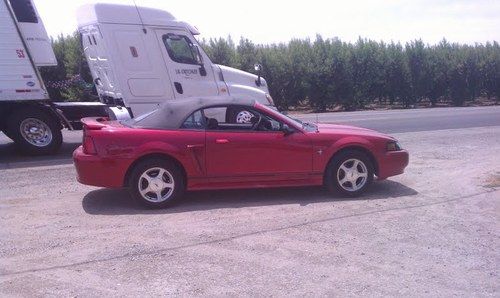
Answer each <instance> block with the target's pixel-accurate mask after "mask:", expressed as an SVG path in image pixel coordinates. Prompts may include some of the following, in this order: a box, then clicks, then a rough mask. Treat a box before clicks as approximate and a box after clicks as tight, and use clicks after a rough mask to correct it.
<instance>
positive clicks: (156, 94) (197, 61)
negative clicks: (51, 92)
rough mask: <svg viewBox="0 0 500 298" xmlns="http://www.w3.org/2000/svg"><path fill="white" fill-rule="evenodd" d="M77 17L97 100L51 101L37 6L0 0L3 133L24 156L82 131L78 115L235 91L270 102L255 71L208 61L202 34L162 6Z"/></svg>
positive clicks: (94, 9) (47, 48)
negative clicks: (66, 134)
mask: <svg viewBox="0 0 500 298" xmlns="http://www.w3.org/2000/svg"><path fill="white" fill-rule="evenodd" d="M77 20H78V27H79V28H78V30H79V32H80V34H81V39H82V47H83V51H84V53H85V57H86V59H87V62H88V64H89V67H90V71H91V74H92V78H93V81H94V82H93V83H94V85H95V87H96V89H97V93H98V95H99V99H100V102H76V103H63V102H53V101H52V100H51V99H50V98H49V96H48V92H47V89H46V87H45V84H44V82H43V80H42V78H41V76H40V73H39V71H38V67H40V66H54V65H57V61H56V58H55V55H54V52H53V49H52V45H51V40H50V39H49V37H48V35H47V32H46V30H45V27H44V25H43V22H42V20H41V19H40V16H39V14H38V12H37V10H36V7H35V6H34V3H33V2H32V0H0V54H1V55H0V130H1V131H3V132H4V133H5V135H7V136H8V137H9V138H11V139H12V140H13V141H14V142H15V143H16V145H17V146H18V147H19V149H20V150H21V151H22V152H24V153H27V154H32V155H40V154H50V153H54V152H56V151H57V150H58V149H59V147H60V145H61V143H62V133H61V130H62V129H69V130H79V129H81V128H82V125H81V122H80V119H81V118H83V117H90V116H93V117H108V118H110V119H118V120H124V119H129V118H131V117H134V116H139V115H141V114H144V113H147V112H150V111H151V110H153V109H156V108H157V107H158V106H159V105H161V104H162V103H163V102H165V101H167V100H182V99H185V98H189V97H192V96H211V97H217V96H235V97H241V98H246V99H248V98H251V99H255V100H257V101H259V102H261V103H263V104H266V105H270V106H272V105H274V104H273V101H272V98H271V96H270V95H269V90H268V87H267V83H266V80H265V79H264V78H262V77H261V76H260V73H259V74H258V75H255V74H251V73H247V72H243V71H241V70H238V69H234V68H230V67H227V66H222V65H217V64H213V63H212V62H211V61H210V58H209V57H208V56H207V54H206V53H205V52H204V51H203V49H202V48H201V47H200V45H199V43H198V42H197V40H196V38H195V36H196V35H198V34H199V31H198V30H197V29H196V28H195V27H193V26H191V25H190V24H188V23H186V22H182V21H179V20H177V19H176V18H175V17H174V16H173V15H172V14H170V13H169V12H167V11H164V10H159V9H152V8H147V7H140V6H133V5H119V4H102V3H99V4H90V5H84V6H82V7H80V8H79V9H78V11H77ZM256 71H257V72H260V66H259V65H257V66H256ZM242 113H246V111H231V113H230V115H232V116H231V117H232V118H234V119H233V121H237V119H244V118H245V117H241V114H242ZM238 116H240V117H238Z"/></svg>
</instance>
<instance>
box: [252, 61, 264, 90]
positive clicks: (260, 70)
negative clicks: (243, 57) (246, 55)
mask: <svg viewBox="0 0 500 298" xmlns="http://www.w3.org/2000/svg"><path fill="white" fill-rule="evenodd" d="M253 68H254V69H255V71H256V72H257V76H258V77H257V80H256V81H255V85H257V87H260V86H261V85H262V79H261V75H262V65H260V64H258V63H256V64H255V65H254V66H253Z"/></svg>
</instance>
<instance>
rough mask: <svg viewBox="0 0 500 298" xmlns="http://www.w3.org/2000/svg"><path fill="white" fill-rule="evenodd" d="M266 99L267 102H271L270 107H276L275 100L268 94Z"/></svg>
mask: <svg viewBox="0 0 500 298" xmlns="http://www.w3.org/2000/svg"><path fill="white" fill-rule="evenodd" d="M266 99H267V101H268V102H269V104H270V105H272V106H274V100H273V98H272V97H271V95H269V94H268V93H266Z"/></svg>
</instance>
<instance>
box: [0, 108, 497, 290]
mask: <svg viewBox="0 0 500 298" xmlns="http://www.w3.org/2000/svg"><path fill="white" fill-rule="evenodd" d="M452 111H453V110H451V109H450V110H442V111H437V112H434V113H438V112H439V113H444V114H450V113H452ZM463 111H465V109H464V110H463ZM494 111H496V112H494V113H497V115H498V112H499V110H498V108H495V109H494ZM393 112H394V111H388V112H378V111H376V112H361V113H358V112H355V113H342V114H334V115H332V117H333V116H335V122H337V123H340V121H341V120H342V119H340V118H342V117H345V118H344V119H343V121H345V122H343V123H346V122H347V121H375V120H374V117H379V118H383V117H386V116H387V115H389V114H385V113H393ZM397 112H399V111H397ZM412 112H414V111H401V112H399V113H398V115H397V116H400V117H403V116H404V115H406V116H404V118H403V120H400V124H401V125H402V126H403V127H404V126H405V124H404V123H407V121H406V120H404V119H412V118H414V117H415V115H414V114H412ZM370 113H373V114H370ZM376 113H377V114H378V113H381V115H377V116H375V115H376ZM466 113H468V112H467V111H466ZM471 113H473V114H476V115H477V116H463V115H462V116H460V117H463V118H464V119H469V120H468V122H470V123H471V122H474V123H475V124H474V125H477V127H463V126H464V125H465V124H460V123H455V125H456V126H457V127H455V128H454V129H444V130H441V129H439V127H437V128H435V129H433V130H426V129H424V128H425V124H422V125H421V126H420V129H419V127H415V128H411V126H410V125H408V126H406V127H408V129H410V130H417V131H411V132H404V133H397V132H393V133H392V134H393V135H394V136H395V137H396V138H398V139H399V140H400V141H401V143H402V144H403V146H404V147H405V148H406V149H408V150H409V152H410V156H411V158H410V165H409V167H408V168H407V169H406V172H405V174H403V175H400V176H396V177H392V178H390V179H389V180H386V181H378V182H376V183H374V184H373V185H372V187H371V188H370V189H369V190H368V192H367V193H366V194H365V195H364V196H363V197H361V198H357V199H347V198H342V197H339V196H335V195H331V194H329V193H327V192H325V191H324V190H323V189H321V188H297V189H273V190H243V191H242V190H234V191H207V192H191V193H188V194H187V196H186V198H185V200H184V201H183V202H182V204H180V205H179V206H176V207H174V208H171V209H165V210H148V209H144V208H142V207H141V206H140V205H138V204H137V203H136V202H134V201H133V200H132V199H131V198H130V196H129V194H128V192H127V191H126V190H121V189H115V190H108V189H99V188H95V187H88V186H84V185H80V184H78V183H76V181H75V171H74V168H73V166H72V165H71V164H67V161H68V160H69V158H68V157H69V155H68V156H67V155H66V154H69V153H70V151H71V150H70V149H71V147H72V146H75V147H76V146H77V144H78V142H79V138H80V137H81V136H79V135H78V133H70V135H69V138H68V139H69V140H71V138H75V141H74V142H73V143H68V144H66V145H65V146H67V147H66V148H67V149H66V150H67V152H66V153H64V152H63V155H61V156H58V157H57V158H55V159H52V161H53V164H52V165H48V166H46V165H44V163H47V162H48V161H50V159H47V158H46V159H42V160H34V161H33V160H31V161H29V160H28V158H26V159H22V158H21V157H17V155H15V153H12V152H11V153H7V154H8V155H7V157H5V156H2V159H3V161H2V163H1V164H2V165H3V166H4V168H3V169H1V170H0V226H1V227H2V228H1V229H0V239H1V243H2V245H1V246H0V296H1V297H11V296H14V297H19V296H22V297H26V296H28V297H33V296H35V297H37V296H57V297H59V296H71V297H73V296H84V297H87V296H88V297H94V296H106V297H108V296H111V297H124V296H189V297H191V296H249V297H255V296H285V295H286V296H293V297H304V296H310V297H312V296H314V297H318V296H320V297H321V296H322V297H332V296H342V297H343V296H394V297H396V296H397V297H401V296H418V297H420V296H437V297H443V296H444V297H448V296H462V297H498V296H499V295H500V282H499V280H500V278H499V276H500V250H499V247H500V158H499V152H500V125H485V124H487V123H484V122H481V121H482V120H481V119H480V118H481V116H479V115H482V114H489V113H487V111H485V110H484V109H472V111H471ZM384 115H385V116H384ZM434 115H436V117H438V116H437V114H434ZM305 117H309V116H308V115H306V116H305ZM439 117H444V118H447V117H450V118H453V116H446V115H441V116H439ZM368 118H370V119H368ZM391 118H392V117H391ZM430 118H431V117H429V118H424V119H423V122H425V121H431V120H429V119H430ZM476 118H477V119H476ZM499 118H500V117H499ZM470 119H476V120H470ZM379 121H380V122H384V121H383V120H379ZM411 121H412V120H408V122H411ZM448 122H460V121H459V119H457V118H455V120H452V121H446V123H448ZM349 124H354V123H353V122H350V123H349ZM470 125H472V124H470ZM386 127H387V129H391V127H393V124H392V123H391V122H390V121H389V124H387V126H386ZM396 128H397V127H396ZM386 132H388V131H386ZM0 146H1V147H2V150H5V148H7V149H8V150H11V149H10V148H11V145H9V144H4V145H0ZM9 154H10V155H9ZM9 156H10V157H9ZM12 158H14V159H15V158H19V159H20V160H14V161H11V160H12Z"/></svg>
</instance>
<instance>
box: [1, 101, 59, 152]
mask: <svg viewBox="0 0 500 298" xmlns="http://www.w3.org/2000/svg"><path fill="white" fill-rule="evenodd" d="M7 131H8V132H7V133H6V135H8V136H9V137H10V138H12V140H14V142H15V143H16V145H17V146H19V149H20V150H21V151H22V152H23V153H25V154H29V155H46V154H52V153H55V152H57V151H58V150H59V148H60V147H61V144H62V133H61V127H60V125H59V123H58V122H57V121H56V120H55V119H54V118H53V117H51V116H50V115H48V114H47V113H44V112H43V111H40V110H36V109H25V110H21V111H18V112H16V113H14V114H13V115H12V116H11V117H10V119H9V120H8V122H7Z"/></svg>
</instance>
